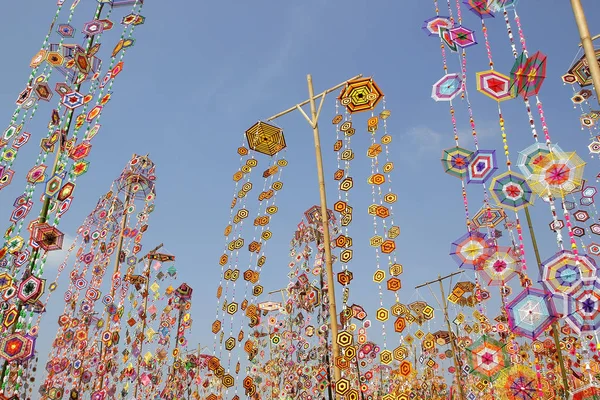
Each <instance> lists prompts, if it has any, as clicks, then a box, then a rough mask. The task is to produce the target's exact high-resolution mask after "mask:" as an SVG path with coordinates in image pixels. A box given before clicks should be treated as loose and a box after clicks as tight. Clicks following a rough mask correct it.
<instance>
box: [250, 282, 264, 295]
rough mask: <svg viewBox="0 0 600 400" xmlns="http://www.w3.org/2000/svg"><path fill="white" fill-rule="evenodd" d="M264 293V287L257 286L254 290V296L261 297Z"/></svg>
mask: <svg viewBox="0 0 600 400" xmlns="http://www.w3.org/2000/svg"><path fill="white" fill-rule="evenodd" d="M262 293H263V287H262V286H261V285H256V286H254V287H253V288H252V294H253V295H254V296H260V295H261V294H262Z"/></svg>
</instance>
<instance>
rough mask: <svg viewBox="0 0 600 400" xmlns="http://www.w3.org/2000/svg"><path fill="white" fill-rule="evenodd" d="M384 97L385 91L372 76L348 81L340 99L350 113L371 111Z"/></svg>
mask: <svg viewBox="0 0 600 400" xmlns="http://www.w3.org/2000/svg"><path fill="white" fill-rule="evenodd" d="M381 99H383V92H382V91H381V89H380V88H379V86H377V84H376V83H375V81H374V80H373V79H372V78H361V79H355V80H352V81H348V82H346V86H345V87H344V88H343V89H342V90H341V92H340V95H339V97H338V100H340V103H341V104H342V105H343V106H345V107H346V110H348V112H349V113H351V114H352V113H356V112H362V111H369V110H372V109H374V108H375V106H376V105H377V103H379V102H380V101H381Z"/></svg>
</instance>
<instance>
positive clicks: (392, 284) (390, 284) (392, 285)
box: [387, 277, 402, 292]
mask: <svg viewBox="0 0 600 400" xmlns="http://www.w3.org/2000/svg"><path fill="white" fill-rule="evenodd" d="M387 289H388V290H391V291H392V292H396V291H398V290H400V289H402V281H400V279H398V278H396V277H392V278H390V279H388V281H387Z"/></svg>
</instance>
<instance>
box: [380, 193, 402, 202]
mask: <svg viewBox="0 0 600 400" xmlns="http://www.w3.org/2000/svg"><path fill="white" fill-rule="evenodd" d="M396 200H398V196H397V195H395V194H394V193H388V194H386V195H385V196H384V197H383V201H385V202H386V203H388V204H392V203H395V202H396Z"/></svg>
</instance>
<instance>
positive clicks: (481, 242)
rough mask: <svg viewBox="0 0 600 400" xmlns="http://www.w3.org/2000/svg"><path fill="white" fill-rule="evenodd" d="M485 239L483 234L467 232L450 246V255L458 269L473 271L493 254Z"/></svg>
mask: <svg viewBox="0 0 600 400" xmlns="http://www.w3.org/2000/svg"><path fill="white" fill-rule="evenodd" d="M485 239H486V235H485V233H481V232H478V231H471V232H468V233H466V234H464V235H463V236H461V237H460V238H458V239H456V240H455V241H454V242H453V243H452V244H451V245H450V255H451V256H452V258H453V259H454V261H456V263H457V264H458V266H459V267H462V268H469V269H475V268H476V267H477V266H478V265H480V264H481V263H483V262H484V261H485V260H487V259H488V258H489V257H490V256H491V255H492V253H493V249H491V248H490V247H489V245H488V243H487V242H486V240H485Z"/></svg>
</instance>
